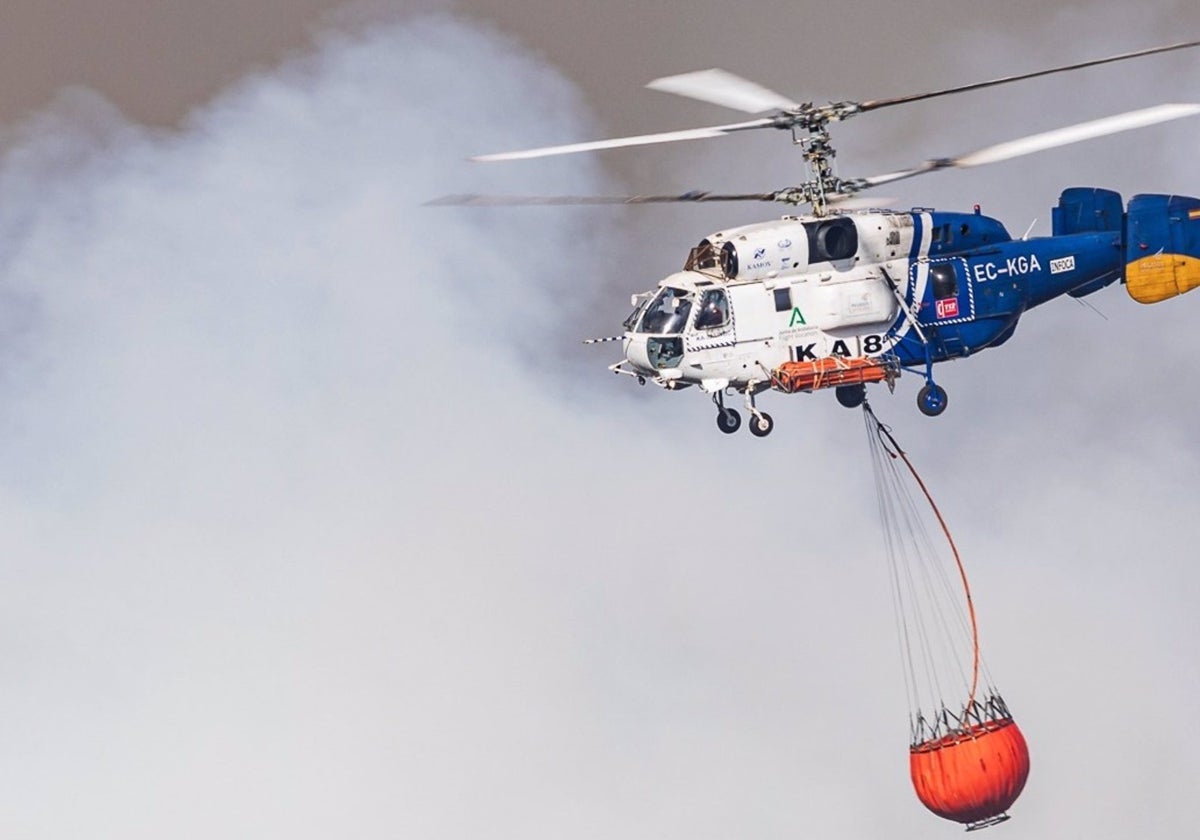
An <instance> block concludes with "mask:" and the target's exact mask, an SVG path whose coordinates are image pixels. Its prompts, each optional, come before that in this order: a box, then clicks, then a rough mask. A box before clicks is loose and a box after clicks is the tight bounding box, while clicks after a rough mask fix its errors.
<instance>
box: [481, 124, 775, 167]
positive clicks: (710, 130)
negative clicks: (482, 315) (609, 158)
mask: <svg viewBox="0 0 1200 840" xmlns="http://www.w3.org/2000/svg"><path fill="white" fill-rule="evenodd" d="M773 125H775V121H774V120H771V119H761V120H750V121H749V122H743V123H732V124H730V125H713V126H709V127H707V128H689V129H684V130H683V131H667V132H664V133H662V134H641V135H638V136H635V137H618V138H616V139H613V140H594V141H591V142H588V143H571V144H568V145H566V146H545V147H543V148H540V149H526V150H525V151H520V152H500V153H498V154H491V155H476V156H475V157H472V158H471V160H473V161H477V162H480V163H492V162H494V161H500V160H526V159H528V158H538V157H548V156H550V155H569V154H573V153H575V152H594V151H598V150H600V149H618V148H622V147H624V146H645V145H649V144H651V143H673V142H675V141H677V140H700V139H702V138H705V137H721V136H723V135H726V134H730V133H732V132H734V131H746V130H748V129H753V128H768V127H770V126H773Z"/></svg>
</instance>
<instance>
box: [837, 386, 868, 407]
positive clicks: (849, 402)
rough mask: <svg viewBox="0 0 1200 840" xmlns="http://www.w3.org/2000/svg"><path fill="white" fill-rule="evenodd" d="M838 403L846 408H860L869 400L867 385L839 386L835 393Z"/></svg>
mask: <svg viewBox="0 0 1200 840" xmlns="http://www.w3.org/2000/svg"><path fill="white" fill-rule="evenodd" d="M834 393H835V394H836V395H837V401H838V402H839V403H841V404H842V405H844V406H845V407H846V408H858V407H859V406H860V405H862V404H863V400H865V399H866V398H867V386H866V385H839V386H838V387H837V390H835V391H834Z"/></svg>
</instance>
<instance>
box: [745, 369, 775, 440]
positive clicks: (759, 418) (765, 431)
mask: <svg viewBox="0 0 1200 840" xmlns="http://www.w3.org/2000/svg"><path fill="white" fill-rule="evenodd" d="M746 411H747V412H748V413H749V414H750V434H752V435H754V436H755V437H766V436H767V435H769V434H771V431H772V430H773V429H774V428H775V421H774V420H772V419H771V415H770V414H767V413H766V412H763V411H759V410H758V406H757V405H755V404H754V383H753V382H751V383H750V385H749V386H748V387H747V388H746Z"/></svg>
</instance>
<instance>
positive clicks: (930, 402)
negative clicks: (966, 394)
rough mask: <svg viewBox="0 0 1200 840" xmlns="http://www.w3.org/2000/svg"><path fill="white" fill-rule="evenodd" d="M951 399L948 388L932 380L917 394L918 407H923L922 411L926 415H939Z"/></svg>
mask: <svg viewBox="0 0 1200 840" xmlns="http://www.w3.org/2000/svg"><path fill="white" fill-rule="evenodd" d="M949 401H950V400H949V398H948V397H947V396H946V390H945V389H944V388H942V387H940V386H938V385H934V384H933V383H932V382H930V383H929V384H928V385H926V386H925V387H924V388H922V389H921V391H920V393H918V394H917V408H919V409H921V413H922V414H924V415H925V416H926V417H937V416H938V415H939V414H941V413H942V412H943V411H945V410H946V404H947V403H948V402H949Z"/></svg>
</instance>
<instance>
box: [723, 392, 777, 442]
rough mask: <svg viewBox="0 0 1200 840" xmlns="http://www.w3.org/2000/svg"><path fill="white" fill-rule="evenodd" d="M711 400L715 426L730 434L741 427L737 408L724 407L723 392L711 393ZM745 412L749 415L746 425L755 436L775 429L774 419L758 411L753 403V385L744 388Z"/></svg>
mask: <svg viewBox="0 0 1200 840" xmlns="http://www.w3.org/2000/svg"><path fill="white" fill-rule="evenodd" d="M712 401H713V403H714V404H715V405H716V407H717V428H718V429H720V430H721V431H722V432H724V433H725V434H727V435H731V434H733V433H734V432H736V431H737V430H738V429H740V428H741V427H742V415H741V414H740V413H738V411H737V409H734V408H726V407H725V392H724V391H717V392H716V393H714V394H713V395H712ZM746 412H747V413H748V414H749V415H750V417H749V420H748V421H747V424H746V425H747V427H748V428H749V429H750V433H751V434H752V435H754V436H755V437H766V436H767V435H769V434H771V432H773V431H774V430H775V421H774V420H772V419H771V415H770V414H767V413H765V412H762V411H759V410H758V407H757V406H755V404H754V386H753V383H751V385H750V387H748V388H746Z"/></svg>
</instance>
